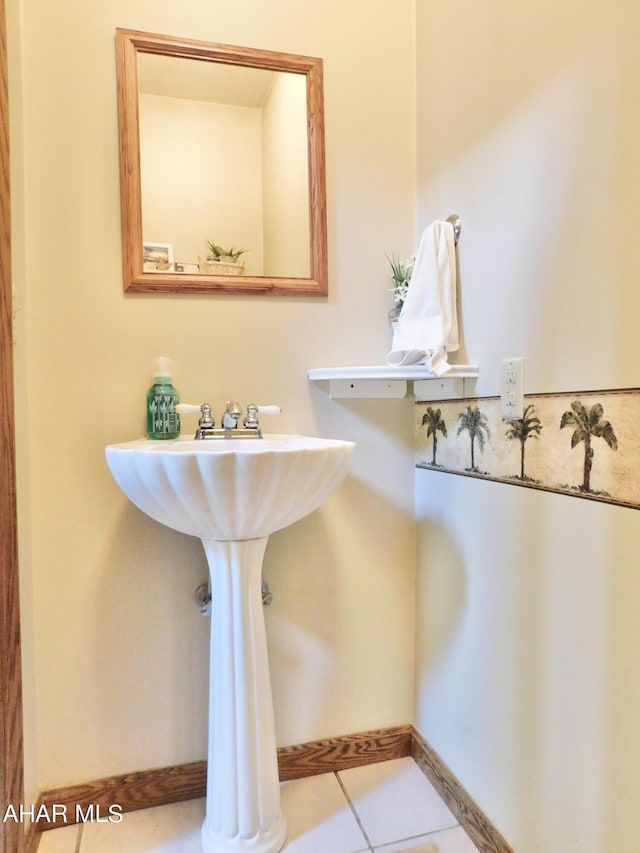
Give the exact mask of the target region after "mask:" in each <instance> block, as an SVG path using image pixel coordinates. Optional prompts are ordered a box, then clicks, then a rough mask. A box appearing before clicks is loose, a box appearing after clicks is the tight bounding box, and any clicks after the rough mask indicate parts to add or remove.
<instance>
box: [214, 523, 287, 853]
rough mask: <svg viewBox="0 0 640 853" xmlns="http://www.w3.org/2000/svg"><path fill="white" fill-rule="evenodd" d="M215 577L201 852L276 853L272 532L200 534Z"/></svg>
mask: <svg viewBox="0 0 640 853" xmlns="http://www.w3.org/2000/svg"><path fill="white" fill-rule="evenodd" d="M202 544H203V546H204V549H205V553H206V555H207V561H208V563H209V572H210V577H211V600H212V615H211V656H210V680H209V761H208V772H207V814H206V818H205V821H204V824H203V827H202V835H201V840H202V849H203V851H204V853H227V851H229V853H230V851H235V853H240V851H245V850H246V851H251V853H277V851H278V850H280V849H281V848H282V846H283V845H284V842H285V839H286V834H287V830H286V823H285V820H284V817H283V816H282V813H281V811H280V781H279V778H278V759H277V752H276V737H275V725H274V719H273V700H272V696H271V679H270V675H269V660H268V656H267V639H266V633H265V627H264V610H263V605H262V560H263V557H264V552H265V548H266V546H267V537H266V536H264V537H262V538H260V539H245V540H239V541H234V540H230V541H222V542H218V541H214V540H202Z"/></svg>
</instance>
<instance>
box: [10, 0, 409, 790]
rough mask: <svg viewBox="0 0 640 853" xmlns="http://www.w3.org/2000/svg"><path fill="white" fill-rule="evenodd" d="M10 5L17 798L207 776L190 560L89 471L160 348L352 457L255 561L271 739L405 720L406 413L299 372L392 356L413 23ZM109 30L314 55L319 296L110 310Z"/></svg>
mask: <svg viewBox="0 0 640 853" xmlns="http://www.w3.org/2000/svg"><path fill="white" fill-rule="evenodd" d="M14 8H16V9H17V11H19V13H20V16H21V20H20V26H18V18H17V15H16V16H14V19H13V21H12V25H11V31H10V37H11V45H10V51H11V61H12V73H13V76H12V97H13V99H14V102H15V103H14V106H13V110H14V116H15V118H14V122H16V125H15V127H14V128H13V134H14V140H19V143H20V145H19V150H17V151H16V152H15V158H16V159H15V161H14V171H15V178H14V196H15V206H16V219H15V232H16V233H15V247H16V288H17V293H16V307H17V309H18V316H19V318H20V319H19V327H18V336H17V344H16V345H17V366H18V376H17V383H18V421H19V422H18V424H17V432H18V439H19V448H18V450H19V454H20V460H21V465H20V483H19V486H20V500H21V506H20V512H21V549H22V571H23V575H24V584H23V589H24V590H25V596H24V601H23V610H24V618H25V626H26V634H25V657H26V668H27V670H28V671H29V672H32V671H33V672H34V676H33V678H29V680H28V682H27V684H26V689H27V693H28V695H27V696H26V699H27V703H28V706H29V708H30V709H32V710H33V713H32V714H31V719H30V721H29V727H28V731H27V747H28V755H29V760H28V767H27V771H28V779H27V789H28V790H29V791H33V790H34V789H35V788H50V787H52V786H57V785H64V784H67V783H74V782H79V781H81V780H84V779H92V778H96V777H100V776H104V775H109V774H112V773H121V772H124V771H128V770H137V769H142V768H148V767H156V766H162V765H168V764H174V763H177V762H183V761H190V760H197V759H201V758H203V757H204V755H205V742H206V699H207V686H206V673H207V634H208V627H209V626H208V622H207V621H206V620H205V619H203V618H202V617H201V616H200V615H199V613H198V611H197V608H196V606H195V604H194V603H193V600H192V599H193V592H194V590H195V588H196V586H197V585H198V584H199V583H200V582H201V581H202V580H204V578H205V576H206V569H205V561H204V556H203V554H202V553H201V547H200V544H199V543H198V542H197V541H195V540H192V539H189V538H188V537H183V536H181V535H179V534H176V533H173V532H171V531H169V530H166V529H163V528H162V527H160V526H158V525H157V524H155V523H154V522H152V521H151V520H149V519H147V518H146V517H144V516H142V514H140V513H139V512H138V511H137V510H135V509H134V508H133V507H132V506H131V505H129V504H128V503H127V501H126V500H125V499H124V498H123V497H122V495H121V494H120V493H119V491H118V489H117V487H116V486H115V484H114V483H113V481H112V480H111V478H110V475H109V472H108V470H107V468H106V465H105V462H104V447H105V445H106V444H108V443H109V442H114V441H121V440H125V439H128V438H132V437H135V436H138V435H140V434H141V433H142V431H143V429H144V395H145V390H146V388H147V386H148V384H149V380H150V373H151V369H152V359H153V357H154V356H156V355H157V354H159V353H160V352H162V353H164V354H167V355H169V356H171V358H172V360H173V369H174V377H175V382H176V385H177V386H178V388H179V389H180V391H181V394H182V398H183V400H185V401H202V400H205V399H209V400H210V401H211V402H212V403H213V404H214V407H215V408H216V410H217V409H219V408H220V406H221V405H222V404H223V402H224V401H225V400H226V399H227V398H229V397H234V398H238V399H239V400H241V401H244V402H247V401H249V400H257V401H258V402H277V403H279V404H280V405H281V406H282V407H283V408H284V410H285V414H284V415H283V416H282V418H281V419H280V421H279V422H278V423H277V424H274V426H273V427H272V429H276V430H280V431H282V430H286V431H291V432H303V433H311V434H319V435H324V436H341V437H344V438H349V439H355V441H356V442H357V443H358V448H357V451H356V455H355V460H354V465H353V473H352V475H351V476H350V478H349V479H348V480H347V482H346V483H345V484H344V486H343V487H342V488H341V489H340V490H339V491H338V492H337V493H336V494H335V496H333V497H332V498H331V499H330V501H328V502H327V504H326V505H325V507H323V508H322V509H321V510H319V511H318V512H316V513H314V514H313V516H311V517H309V518H308V519H306V520H304V521H302V522H300V523H298V524H297V525H295V526H294V527H292V528H291V529H289V530H286V531H283V532H280V533H278V534H276V535H274V536H273V538H272V540H271V541H270V544H269V547H268V551H267V556H266V567H265V569H266V572H265V573H266V576H267V578H268V579H269V581H270V583H271V587H272V590H273V592H274V595H275V603H274V606H273V607H272V609H271V610H269V611H268V612H267V614H266V618H267V632H268V639H269V644H270V651H271V662H272V674H273V684H274V693H275V706H276V708H275V712H276V719H277V730H278V732H277V733H278V741H279V743H280V744H290V743H294V742H300V741H304V740H308V739H314V738H318V737H322V736H325V735H338V734H345V733H347V732H352V731H361V730H363V729H367V728H370V727H374V726H386V725H390V724H396V723H403V722H406V721H407V720H409V719H410V718H411V714H412V693H413V686H412V671H413V623H412V612H413V607H412V602H413V590H414V547H415V525H414V522H413V471H412V435H411V405H410V404H409V403H408V401H393V402H390V403H387V404H384V405H378V404H375V405H372V404H370V403H368V402H360V403H354V404H349V403H340V402H335V401H330V400H329V399H328V397H327V395H326V394H325V392H324V391H323V390H321V389H318V388H316V387H315V386H310V384H309V383H308V382H307V378H306V369H307V368H308V367H313V366H323V365H339V364H348V363H360V364H367V363H376V362H378V363H379V362H381V361H383V359H384V356H385V354H386V351H387V348H388V344H389V330H388V327H387V322H386V312H387V310H388V309H389V308H390V307H391V296H390V294H389V292H388V290H387V288H388V279H387V269H386V266H387V264H386V260H385V257H384V256H385V252H392V251H400V252H406V251H408V249H409V248H410V243H411V234H412V233H413V230H414V211H413V191H414V186H415V171H414V164H415V150H414V139H415V127H414V94H413V90H414V64H413V63H414V60H413V48H412V45H413V31H414V21H413V14H412V9H413V4H412V2H410V0H401V2H396V3H394V4H392V5H391V4H388V3H385V2H381V0H379V1H378V2H376V3H373V4H372V3H371V2H370V0H367V2H364V0H353V2H351V3H349V4H348V6H346V7H345V4H343V3H338V2H337V0H322V2H319V0H318V2H315V1H314V2H312V3H305V4H300V3H299V2H297V0H276V2H270V3H268V4H265V3H262V2H259V0H247V2H244V3H243V4H241V7H238V8H236V6H235V5H234V4H229V3H228V2H221V0H193V2H190V3H189V4H187V5H186V6H185V5H184V4H181V5H180V6H178V5H176V4H175V3H174V2H172V0H155V2H153V3H148V2H146V0H134V2H132V0H126V2H124V0H114V2H112V3H108V4H104V3H86V2H83V0H65V2H59V3H55V4H43V3H36V2H33V0H21V2H20V4H19V7H17V6H15V4H14ZM117 26H119V27H124V28H131V29H142V30H151V31H156V32H161V33H172V34H176V35H179V36H184V37H190V38H200V39H210V40H215V41H221V42H226V43H230V44H240V45H248V46H255V47H263V48H268V49H273V50H283V51H288V52H295V53H306V54H309V55H314V56H322V57H323V58H324V60H325V103H326V128H327V139H326V142H327V189H328V210H329V214H328V219H329V222H328V226H329V247H330V257H329V268H330V296H329V299H327V300H324V299H300V298H298V299H295V298H289V299H285V298H264V297H255V296H252V297H238V296H234V297H228V298H224V297H211V296H206V297H198V296H161V295H127V296H125V295H124V294H123V292H122V281H121V271H120V213H119V189H118V180H119V179H118V138H117V125H116V81H115V57H114V30H115V28H116V27H117ZM355 45H357V46H358V54H357V57H356V59H355V63H354V54H353V50H354V46H355ZM383 55H384V56H393V57H394V60H393V62H392V63H387V62H380V61H379V58H380V56H383ZM389 164H393V167H392V168H390V167H389ZM185 420H186V419H185ZM185 428H186V429H191V428H192V424H189V423H188V422H187V423H185ZM32 626H33V631H32V630H31V629H32ZM35 716H37V724H36V723H33V722H32V720H33V717H35Z"/></svg>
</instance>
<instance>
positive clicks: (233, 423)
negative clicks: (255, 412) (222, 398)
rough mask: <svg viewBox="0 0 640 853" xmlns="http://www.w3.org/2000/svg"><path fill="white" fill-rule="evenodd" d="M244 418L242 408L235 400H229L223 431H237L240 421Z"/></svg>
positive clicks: (223, 420) (223, 419) (225, 411)
mask: <svg viewBox="0 0 640 853" xmlns="http://www.w3.org/2000/svg"><path fill="white" fill-rule="evenodd" d="M241 417H242V407H241V406H240V403H236V401H235V400H227V407H226V409H225V410H224V414H223V415H222V428H223V429H237V427H238V421H239V420H240V418H241Z"/></svg>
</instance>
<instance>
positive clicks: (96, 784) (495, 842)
mask: <svg viewBox="0 0 640 853" xmlns="http://www.w3.org/2000/svg"><path fill="white" fill-rule="evenodd" d="M407 756H411V757H412V758H413V759H414V760H415V762H416V763H417V764H418V766H419V767H420V769H421V770H422V772H423V773H424V774H425V776H426V777H427V778H428V779H429V781H430V782H431V784H432V785H433V786H434V788H435V789H436V790H437V791H438V794H439V795H440V796H441V797H442V799H443V800H444V802H445V803H446V804H447V806H448V807H449V808H450V809H451V811H452V812H453V814H454V815H455V816H456V818H457V819H458V820H459V822H460V825H461V826H462V827H463V828H464V830H465V831H466V833H467V834H468V835H469V837H470V838H471V839H472V840H473V842H474V844H475V845H476V846H477V847H478V849H479V850H481V851H483V853H514V851H513V849H512V848H511V847H510V846H509V845H508V844H507V842H506V841H505V840H504V838H503V837H502V836H501V835H500V833H499V832H498V831H497V829H496V828H495V827H494V826H493V825H492V824H491V823H490V821H489V820H488V819H487V817H486V815H485V814H484V813H483V812H482V811H481V809H480V808H479V807H478V806H477V804H476V803H475V802H474V801H473V800H472V799H471V797H470V796H469V795H468V794H467V792H466V791H465V790H464V788H463V787H462V786H461V785H460V783H459V782H458V780H457V779H456V778H455V776H454V775H453V774H452V773H451V771H450V770H449V768H448V767H447V766H446V765H445V763H444V762H443V761H442V759H441V758H440V757H439V756H438V755H437V753H436V752H435V751H434V750H433V749H431V747H430V746H429V744H428V743H427V742H426V741H425V740H424V738H422V737H421V735H420V734H419V733H418V732H417V731H416V729H415V728H414V727H413V726H411V725H406V726H395V727H392V728H387V729H377V730H374V731H369V732H362V733H360V734H353V735H344V736H343V737H336V738H327V739H325V740H318V741H313V742H311V743H303V744H298V745H296V746H285V747H282V748H280V749H279V750H278V769H279V772H280V780H281V781H282V782H286V781H289V780H291V779H301V778H304V777H306V776H315V775H318V774H320V773H334V772H337V771H339V770H347V769H348V768H350V767H360V766H362V765H365V764H376V763H378V762H380V761H389V760H390V759H393V758H405V757H407ZM206 780H207V765H206V762H205V761H197V762H194V763H191V764H180V765H177V766H175V767H164V768H161V769H158V770H143V771H140V772H138V773H125V774H123V775H121V776H111V777H109V778H105V779H97V780H95V781H92V782H87V783H85V784H83V785H72V786H70V787H66V788H55V789H53V790H51V791H45V792H44V793H43V794H42V795H41V796H40V799H39V801H38V805H37V807H36V813H37V811H38V809H42V815H43V818H42V819H40V820H39V821H37V822H36V823H33V824H31V827H30V831H29V832H28V833H27V841H26V844H25V853H35V851H36V849H37V846H38V840H39V836H40V833H41V832H42V831H43V830H48V829H55V828H56V827H60V826H64V825H65V824H66V825H69V824H72V823H76V822H78V821H79V820H82V819H83V818H82V816H83V815H85V816H86V815H87V814H89V815H90V816H93V817H94V818H95V816H96V815H99V816H101V817H102V818H104V819H106V818H107V816H108V815H109V806H112V805H113V804H117V805H118V806H119V807H120V808H121V809H122V812H130V811H136V810H137V809H146V808H151V807H153V806H162V805H167V804H169V803H178V802H182V801H184V800H192V799H197V798H199V797H204V796H205V793H206ZM54 805H55V806H57V810H54V808H53V807H54ZM56 811H57V817H58V819H56V820H51V818H52V817H54V816H56V815H55V812H56ZM61 815H64V817H65V818H66V821H65V820H63V819H62V817H61Z"/></svg>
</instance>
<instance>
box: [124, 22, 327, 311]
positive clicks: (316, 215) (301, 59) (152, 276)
mask: <svg viewBox="0 0 640 853" xmlns="http://www.w3.org/2000/svg"><path fill="white" fill-rule="evenodd" d="M140 52H142V53H153V54H160V55H165V56H176V57H182V58H186V59H199V60H204V61H207V62H220V63H224V64H226V65H239V66H244V67H251V68H262V69H266V70H269V71H288V72H290V73H295V74H304V75H305V76H306V82H307V135H308V154H309V158H308V159H309V215H310V220H309V225H310V227H309V231H310V234H309V237H310V249H311V252H310V267H311V269H310V272H311V275H310V277H309V278H286V277H271V276H244V275H243V276H223V275H216V276H212V275H201V274H200V275H192V274H187V273H173V272H169V273H157V272H143V262H142V243H143V236H142V189H141V180H140V133H139V126H138V70H137V56H138V53H140ZM116 59H117V76H118V117H119V128H120V195H121V205H122V263H123V274H124V290H125V292H137V293H140V292H144V293H148V292H156V293H157V292H162V293H167V292H169V293H236V294H237V293H260V294H274V295H277V296H326V295H327V290H328V274H327V212H326V190H325V162H324V95H323V83H322V60H321V59H316V58H313V57H309V56H297V55H295V54H289V53H277V52H274V51H266V50H255V49H253V48H246V47H231V46H230V45H224V44H214V43H209V42H202V41H194V40H190V39H176V38H171V37H169V36H162V35H155V34H153V33H144V32H138V31H136V30H123V29H117V30H116Z"/></svg>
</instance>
